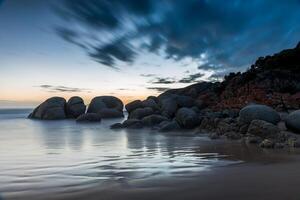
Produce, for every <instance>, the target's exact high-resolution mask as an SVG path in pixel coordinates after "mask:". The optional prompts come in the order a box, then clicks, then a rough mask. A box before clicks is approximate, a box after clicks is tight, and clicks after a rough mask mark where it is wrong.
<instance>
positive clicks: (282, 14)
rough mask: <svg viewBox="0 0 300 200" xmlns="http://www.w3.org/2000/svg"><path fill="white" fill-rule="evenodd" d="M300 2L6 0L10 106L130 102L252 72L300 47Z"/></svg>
mask: <svg viewBox="0 0 300 200" xmlns="http://www.w3.org/2000/svg"><path fill="white" fill-rule="evenodd" d="M299 10H300V0H286V1H280V0H251V1H250V0H228V1H223V0H184V1H182V0H142V1H141V0H51V1H44V0H0V106H16V105H22V106H31V105H37V104H38V103H40V102H41V101H43V100H45V99H46V98H49V97H51V96H62V97H65V98H69V97H71V96H81V97H83V98H84V100H85V101H86V102H87V103H88V102H89V101H90V100H91V99H92V98H93V97H94V96H101V95H113V96H117V97H119V98H121V99H122V100H123V101H124V102H128V101H131V100H134V99H143V98H146V97H147V96H149V95H157V94H159V93H161V92H162V91H164V90H166V89H169V88H179V87H184V86H187V85H190V84H193V83H196V82H200V81H220V80H222V77H223V76H224V75H226V74H227V73H229V72H237V71H245V70H247V68H249V67H250V66H251V64H253V63H254V62H255V60H256V59H257V58H258V57H260V56H266V55H269V54H273V53H276V52H278V51H280V50H282V49H286V48H292V47H294V46H296V45H297V43H298V42H299V41H300V23H299V21H300V12H299Z"/></svg>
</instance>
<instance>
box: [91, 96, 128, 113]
mask: <svg viewBox="0 0 300 200" xmlns="http://www.w3.org/2000/svg"><path fill="white" fill-rule="evenodd" d="M123 107H124V105H123V102H122V101H121V100H120V99H118V98H117V97H114V96H99V97H95V98H93V99H92V101H91V103H90V105H89V107H88V110H87V113H98V112H100V111H101V110H102V109H105V108H109V109H115V110H118V111H120V112H123Z"/></svg>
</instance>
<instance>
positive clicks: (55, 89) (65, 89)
mask: <svg viewBox="0 0 300 200" xmlns="http://www.w3.org/2000/svg"><path fill="white" fill-rule="evenodd" d="M34 87H39V88H41V89H43V90H46V91H47V92H68V93H72V92H88V93H89V92H91V90H90V89H86V88H76V87H66V86H54V85H39V86H34Z"/></svg>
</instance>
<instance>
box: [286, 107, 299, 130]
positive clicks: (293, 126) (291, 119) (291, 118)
mask: <svg viewBox="0 0 300 200" xmlns="http://www.w3.org/2000/svg"><path fill="white" fill-rule="evenodd" d="M285 125H286V127H287V128H288V129H290V130H292V131H294V132H297V133H300V110H296V111H294V112H292V113H290V114H289V115H288V116H287V118H286V119H285Z"/></svg>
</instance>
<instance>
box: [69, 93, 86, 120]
mask: <svg viewBox="0 0 300 200" xmlns="http://www.w3.org/2000/svg"><path fill="white" fill-rule="evenodd" d="M85 110H86V106H85V105H84V102H83V99H82V98H81V97H77V96H74V97H71V98H70V99H69V100H68V102H67V108H66V113H67V116H68V117H70V118H77V117H78V116H79V115H82V114H84V113H85Z"/></svg>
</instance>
